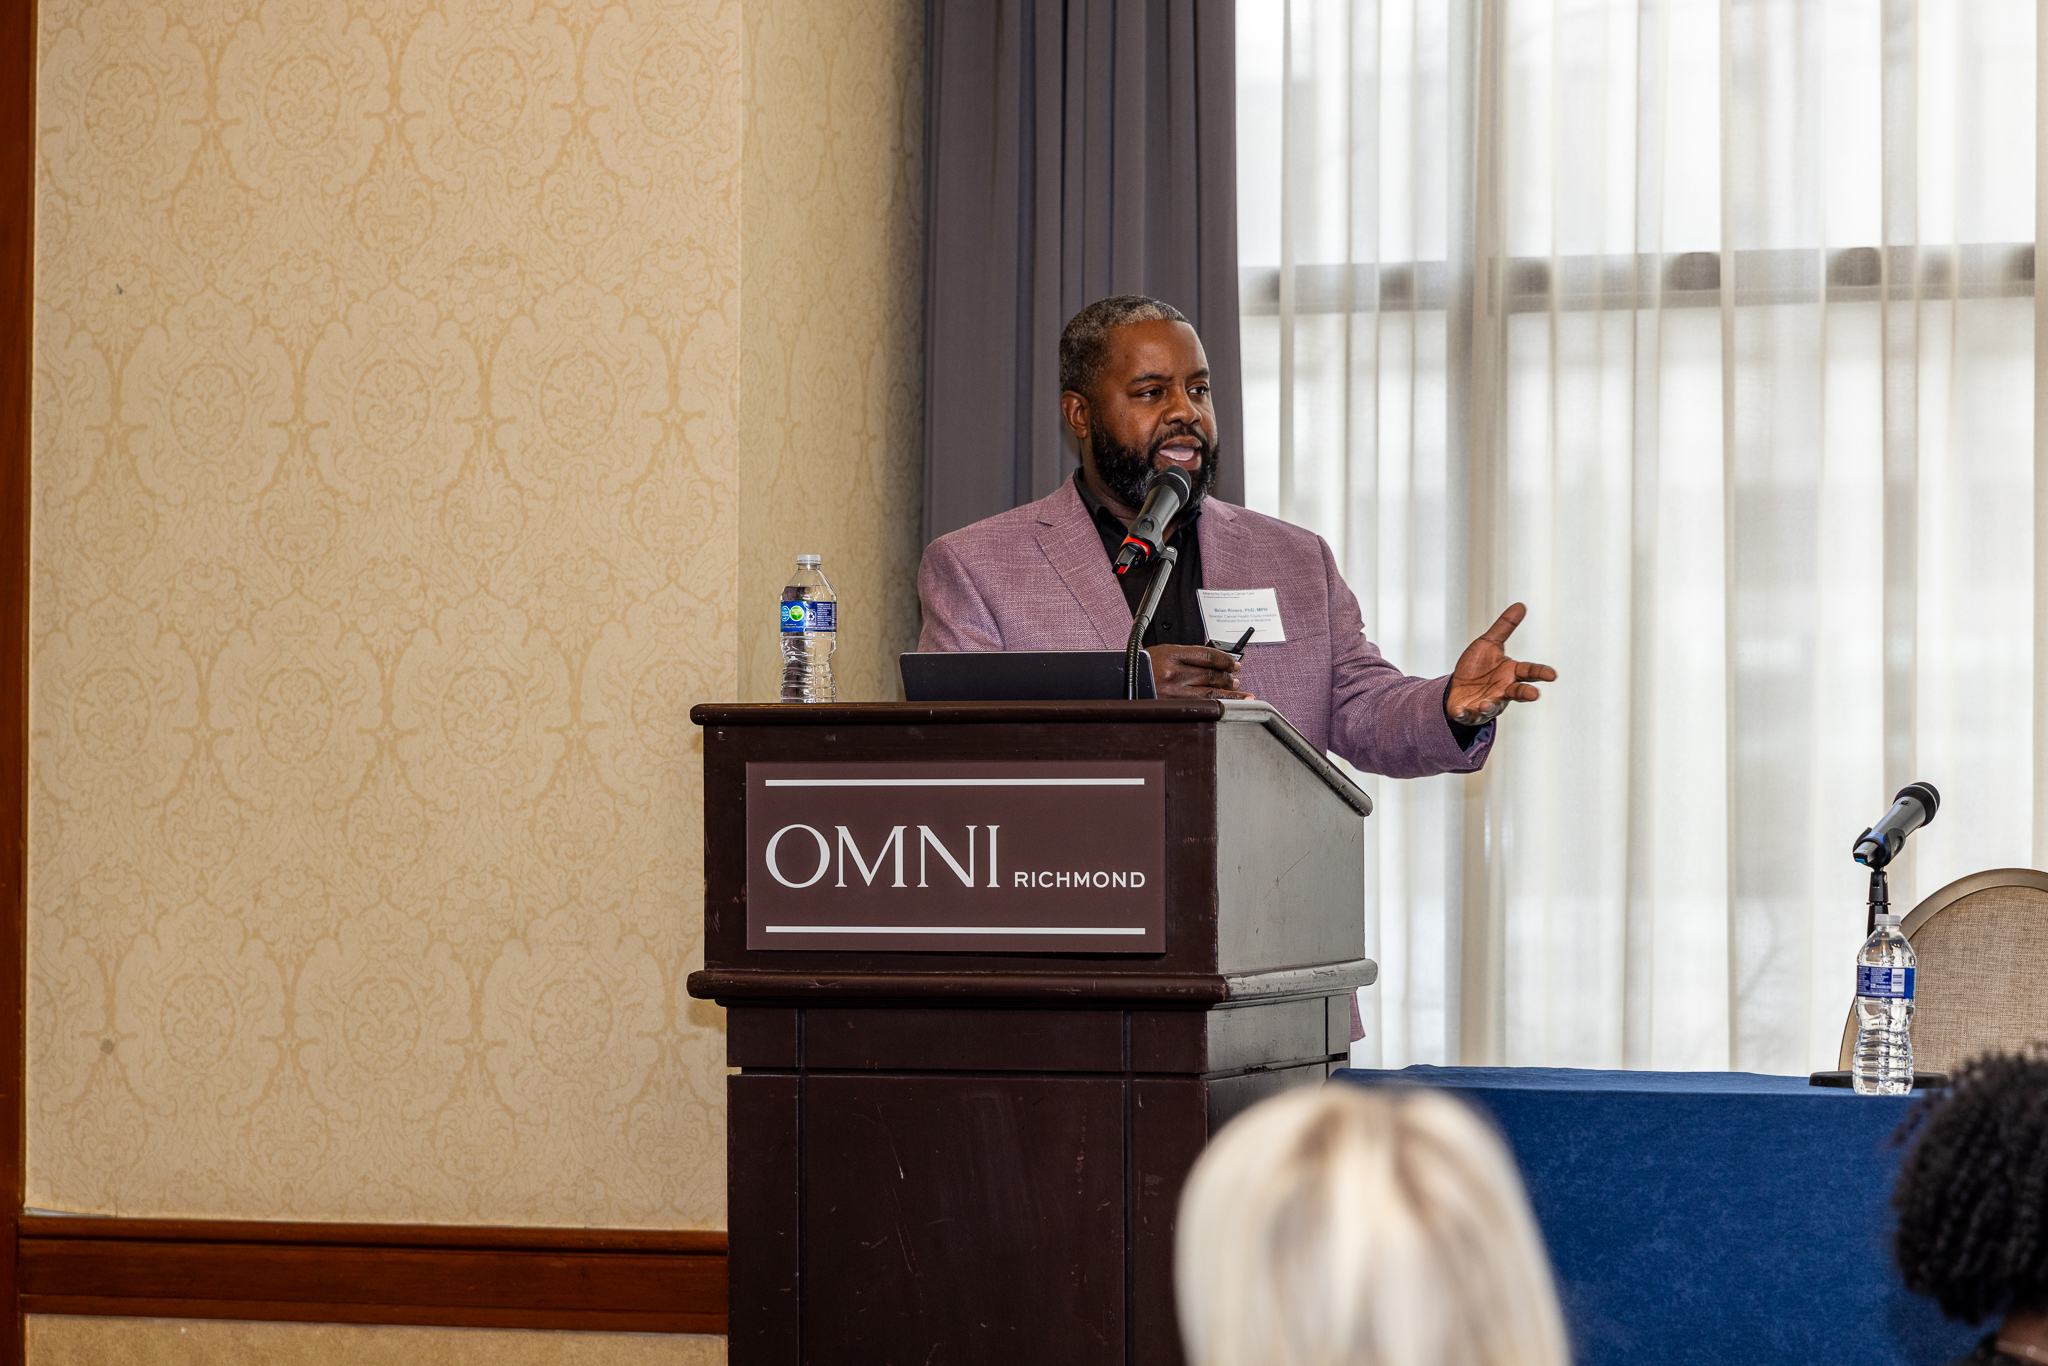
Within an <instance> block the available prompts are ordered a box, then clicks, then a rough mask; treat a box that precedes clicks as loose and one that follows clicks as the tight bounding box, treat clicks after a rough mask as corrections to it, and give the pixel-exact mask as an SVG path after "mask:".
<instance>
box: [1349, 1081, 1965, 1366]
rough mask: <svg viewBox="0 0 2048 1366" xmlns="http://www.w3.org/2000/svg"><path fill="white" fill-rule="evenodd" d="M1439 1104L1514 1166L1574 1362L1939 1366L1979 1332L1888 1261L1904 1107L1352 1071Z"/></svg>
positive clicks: (1587, 1365) (1754, 1088)
mask: <svg viewBox="0 0 2048 1366" xmlns="http://www.w3.org/2000/svg"><path fill="white" fill-rule="evenodd" d="M1336 1078H1337V1079H1338V1080H1342V1081H1349V1082H1355V1083H1361V1084H1365V1085H1386V1084H1390V1083H1391V1084H1402V1083H1406V1084H1411V1085H1426V1086H1434V1087H1439V1088H1441V1089H1443V1090H1446V1091H1450V1092H1452V1093H1453V1094H1455V1095H1457V1096H1459V1097H1461V1098H1462V1099H1464V1100H1466V1101H1468V1102H1470V1103H1472V1104H1473V1105H1475V1106H1477V1107H1478V1108H1480V1109H1481V1110H1482V1111H1484V1112H1486V1113H1487V1114H1490V1115H1491V1116H1492V1117H1493V1119H1494V1120H1495V1121H1496V1122H1497V1123H1498V1125H1499V1126H1500V1129H1501V1131H1502V1133H1503V1134H1504V1135H1505V1137H1506V1138H1507V1141H1508V1144H1509V1146H1510V1147H1511V1148H1512V1149H1513V1150H1514V1153H1515V1157H1516V1160H1517V1161H1518V1162H1519V1163H1520V1164H1521V1169H1522V1177H1523V1180H1524V1181H1526V1182H1527V1183H1528V1187H1529V1199H1530V1203H1531V1204H1532V1205H1533V1207H1534V1208H1535V1211H1536V1218H1537V1221H1538V1223H1540V1224H1541V1225H1542V1227H1543V1233H1544V1238H1545V1240H1546V1241H1547V1242H1548V1244H1549V1246H1550V1256H1551V1260H1552V1264H1553V1266H1554V1267H1555V1270H1556V1273H1557V1281H1558V1294H1559V1298H1560V1299H1561V1300H1562V1301H1563V1304H1564V1313H1565V1321H1566V1325H1567V1327H1568V1329H1569V1331H1570V1333H1571V1339H1572V1348H1573V1356H1574V1360H1575V1361H1576V1363H1577V1366H1623V1364H1624V1363H1649V1362H1655V1363H1657V1366H1678V1364H1679V1363H1685V1364H1687V1366H1692V1364H1695V1363H1697V1364H1698V1366H1705V1364H1706V1363H1736V1362H1740V1363H1753V1362H1783V1363H1786V1364H1787V1366H1832V1364H1833V1363H1841V1366H1891V1364H1892V1363H1897V1366H1938V1364H1939V1363H1941V1362H1946V1361H1949V1360H1952V1359H1953V1358H1955V1357H1958V1356H1961V1355H1963V1354H1964V1353H1965V1352H1966V1351H1968V1350H1969V1347H1970V1345H1971V1344H1972V1343H1973V1342H1975V1340H1976V1339H1977V1337H1979V1336H1980V1335H1981V1334H1982V1332H1983V1331H1984V1330H1983V1329H1970V1328H1967V1327H1964V1326H1961V1325H1958V1324H1952V1323H1948V1322H1946V1321H1944V1320H1943V1319H1942V1317H1941V1313H1940V1311H1939V1310H1938V1309H1937V1308H1935V1306H1934V1305H1933V1303H1932V1302H1930V1301H1927V1300H1922V1299H1920V1298H1919V1297H1917V1296H1914V1295H1911V1294H1908V1293H1907V1292H1906V1290H1905V1289H1904V1287H1902V1286H1901V1285H1900V1284H1899V1278H1898V1272H1897V1271H1896V1269H1895V1268H1894V1267H1893V1265H1892V1261H1891V1252H1890V1235H1891V1227H1892V1215H1891V1205H1890V1199H1891V1185H1892V1178H1893V1176H1894V1174H1895V1172H1896V1171H1897V1168H1898V1160H1899V1149H1898V1148H1897V1147H1896V1146H1895V1145H1894V1144H1893V1142H1892V1135H1893V1134H1894V1133H1895V1132H1896V1131H1897V1129H1898V1127H1899V1122H1900V1121H1901V1120H1902V1119H1904V1118H1905V1115H1906V1111H1907V1108H1908V1106H1909V1104H1910V1101H1909V1100H1908V1098H1906V1097H1903V1096H1859V1095H1856V1094H1854V1093H1853V1092H1849V1091H1842V1090H1830V1089H1825V1088H1821V1087H1814V1086H1809V1085H1807V1083H1806V1079H1805V1078H1803V1077H1772V1076H1759V1075H1756V1074H1754V1073H1746V1072H1595V1071H1579V1070H1572V1069H1563V1068H1535V1067H1409V1068H1405V1069H1402V1070H1400V1071H1364V1070H1357V1069H1347V1070H1343V1071H1339V1072H1338V1073H1336Z"/></svg>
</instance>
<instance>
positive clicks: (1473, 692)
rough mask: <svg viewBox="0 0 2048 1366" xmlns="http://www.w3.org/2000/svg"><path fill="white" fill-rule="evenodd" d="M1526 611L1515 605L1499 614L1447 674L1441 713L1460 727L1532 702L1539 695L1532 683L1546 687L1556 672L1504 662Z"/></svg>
mask: <svg viewBox="0 0 2048 1366" xmlns="http://www.w3.org/2000/svg"><path fill="white" fill-rule="evenodd" d="M1528 615H1529V609H1528V608H1526V607H1524V606H1522V604H1521V603H1519V602H1518V603H1515V604H1514V605H1513V606H1511V607H1509V608H1508V610H1507V611H1505V612H1502V613H1501V614H1500V618H1499V620H1497V621H1495V622H1494V623H1493V625H1492V626H1490V627H1488V628H1487V631H1486V634H1485V635H1483V636H1481V637H1479V639H1477V640H1475V641H1473V642H1472V643H1471V644H1470V645H1467V646H1466V647H1465V653H1464V654H1462V655H1459V656H1458V667H1457V668H1456V669H1454V670H1452V671H1451V686H1450V690H1449V691H1448V692H1446V693H1445V694H1444V713H1445V715H1447V716H1449V717H1450V718H1451V719H1452V720H1453V721H1456V722H1457V723H1458V724H1459V725H1461V726H1483V725H1485V724H1486V723H1487V722H1488V721H1491V720H1492V719H1493V718H1494V717H1496V716H1499V715H1500V714H1501V713H1502V712H1504V711H1506V710H1507V709H1508V703H1510V702H1534V701H1535V700H1536V699H1537V698H1539V697H1541V696H1542V695H1543V694H1542V693H1541V692H1539V691H1538V690H1537V689H1536V688H1533V687H1531V686H1530V684H1531V683H1532V682H1543V683H1549V682H1554V681H1555V680H1556V678H1557V670H1555V669H1553V668H1551V667H1550V666H1549V665H1548V664H1529V663H1526V662H1524V661H1522V660H1519V659H1510V658H1508V652H1507V643H1508V637H1509V636H1511V635H1513V634H1514V633H1515V628H1516V627H1517V626H1520V625H1521V624H1522V618H1523V617H1526V616H1528Z"/></svg>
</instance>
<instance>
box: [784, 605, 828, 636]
mask: <svg viewBox="0 0 2048 1366" xmlns="http://www.w3.org/2000/svg"><path fill="white" fill-rule="evenodd" d="M838 629H839V604H838V603H836V602H785V603H783V604H782V634H784V635H786V636H805V635H815V634H817V633H818V632H821V631H837V630H838Z"/></svg>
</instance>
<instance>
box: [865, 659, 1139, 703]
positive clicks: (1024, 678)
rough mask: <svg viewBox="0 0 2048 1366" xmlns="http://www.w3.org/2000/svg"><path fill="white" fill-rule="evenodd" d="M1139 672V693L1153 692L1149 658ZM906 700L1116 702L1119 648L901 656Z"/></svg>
mask: <svg viewBox="0 0 2048 1366" xmlns="http://www.w3.org/2000/svg"><path fill="white" fill-rule="evenodd" d="M1140 661H1141V663H1142V664H1144V665H1145V666H1146V667H1141V668H1140V669H1139V670H1138V696H1139V697H1141V698H1152V697H1156V696H1158V694H1157V693H1156V692H1154V691H1153V688H1152V670H1151V668H1150V667H1149V664H1150V661H1148V660H1145V659H1144V657H1143V656H1142V655H1141V656H1140ZM901 662H902V666H903V697H904V700H905V701H909V702H1121V701H1122V700H1123V696H1124V652H1123V651H1122V650H980V651H973V650H949V651H944V652H936V651H935V652H933V653H930V654H906V655H904V656H902V657H901Z"/></svg>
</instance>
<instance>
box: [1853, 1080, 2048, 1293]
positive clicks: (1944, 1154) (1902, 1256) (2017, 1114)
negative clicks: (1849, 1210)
mask: <svg viewBox="0 0 2048 1366" xmlns="http://www.w3.org/2000/svg"><path fill="white" fill-rule="evenodd" d="M1899 1141H1900V1142H1903V1143H1910V1144H1911V1145H1912V1146H1911V1147H1910V1148H1908V1149H1907V1152H1906V1155H1905V1158H1904V1160H1903V1161H1902V1162H1901V1163H1900V1164H1899V1181H1898V1185H1897V1186H1896V1187H1894V1188H1893V1190H1892V1208H1894V1209H1896V1210H1897V1211H1898V1212H1899V1230H1898V1233H1897V1235H1896V1236H1895V1237H1894V1239H1893V1243H1892V1248H1893V1252H1894V1253H1895V1255H1896V1256H1897V1257H1898V1261H1899V1270H1900V1271H1901V1272H1902V1273H1904V1275H1905V1280H1906V1288H1907V1289H1908V1290H1911V1291H1913V1292H1914V1293H1915V1294H1918V1295H1926V1296H1928V1297H1929V1298H1931V1299H1933V1300H1935V1301H1936V1302H1937V1303H1939V1304H1940V1305H1941V1310H1942V1312H1943V1313H1944V1314H1947V1315H1948V1316H1949V1317H1950V1318H1952V1319H1961V1320H1962V1321H1963V1322H1965V1323H1982V1322H1983V1321H1984V1320H1985V1319H1987V1318H1990V1317H1991V1316H1992V1315H1993V1314H1997V1313H2001V1312H2004V1311H2007V1310H2013V1309H2019V1310H2025V1311H2028V1312H2038V1311H2041V1310H2044V1309H2048V1047H2044V1046H2043V1045H2041V1044H2035V1045H2033V1046H2031V1047H2030V1048H2028V1049H2027V1050H2026V1051H2025V1052H2022V1053H1987V1054H1985V1055H1984V1056H1983V1057H1980V1058H1973V1059H1971V1060H1970V1061H1969V1062H1967V1063H1964V1064H1963V1065H1962V1066H1961V1067H1960V1068H1958V1069H1957V1070H1956V1073H1955V1076H1954V1078H1953V1079H1952V1081H1951V1082H1950V1085H1949V1089H1948V1091H1947V1093H1946V1094H1941V1095H1936V1096H1932V1097H1929V1098H1927V1099H1924V1100H1922V1101H1921V1102H1920V1103H1919V1104H1918V1105H1916V1106H1914V1107H1913V1109H1912V1111H1911V1112H1910V1113H1909V1114H1908V1115H1907V1117H1906V1122H1905V1124H1904V1125H1903V1126H1902V1127H1901V1129H1900V1130H1899Z"/></svg>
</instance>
